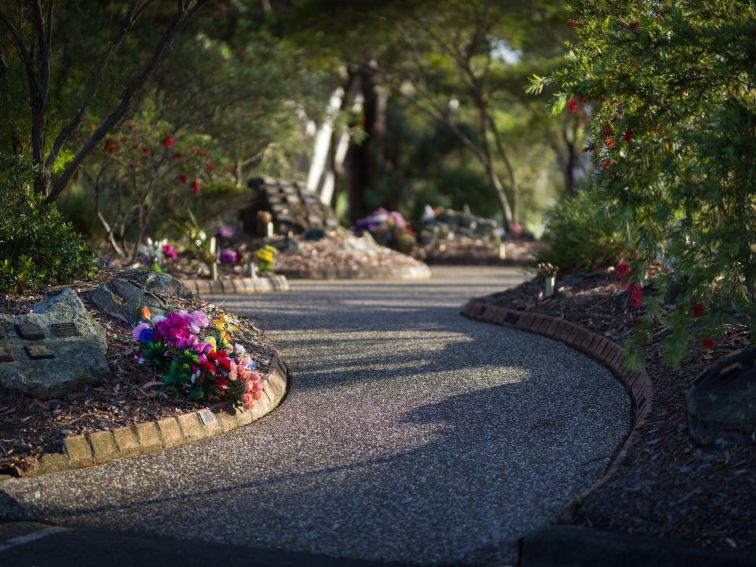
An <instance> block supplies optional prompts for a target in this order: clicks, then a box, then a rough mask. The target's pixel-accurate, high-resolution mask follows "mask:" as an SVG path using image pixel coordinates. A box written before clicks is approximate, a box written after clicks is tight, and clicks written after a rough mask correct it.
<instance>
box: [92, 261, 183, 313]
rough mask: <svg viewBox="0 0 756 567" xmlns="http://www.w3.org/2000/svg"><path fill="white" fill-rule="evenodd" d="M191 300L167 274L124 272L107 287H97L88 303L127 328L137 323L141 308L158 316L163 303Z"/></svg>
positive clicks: (180, 285) (181, 287) (178, 283)
mask: <svg viewBox="0 0 756 567" xmlns="http://www.w3.org/2000/svg"><path fill="white" fill-rule="evenodd" d="M191 297H193V295H192V292H191V291H189V290H188V289H187V288H186V287H184V285H183V284H182V283H181V282H179V281H178V280H177V279H175V278H173V277H171V276H170V275H168V274H162V273H158V272H151V271H137V270H127V271H124V272H123V273H122V274H121V277H119V278H116V279H113V280H111V281H110V282H109V283H101V284H100V285H99V287H98V288H97V289H96V290H95V292H94V293H93V294H92V297H91V301H92V303H93V304H94V305H95V307H97V309H99V310H100V311H102V312H103V313H105V314H107V315H110V316H111V317H114V318H116V319H119V320H120V321H122V322H124V323H126V324H127V325H131V324H133V323H135V322H136V321H137V320H138V319H139V314H140V311H141V309H142V307H145V306H146V307H149V308H150V309H151V310H152V311H154V312H156V313H160V312H162V311H164V310H165V309H166V307H167V303H166V299H171V298H180V299H190V298H191Z"/></svg>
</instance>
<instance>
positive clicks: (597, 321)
mask: <svg viewBox="0 0 756 567" xmlns="http://www.w3.org/2000/svg"><path fill="white" fill-rule="evenodd" d="M559 285H560V284H559V283H558V292H557V293H556V294H555V295H554V296H552V297H551V298H547V299H545V298H543V296H542V290H543V283H542V281H539V280H538V279H536V280H533V281H529V282H526V283H523V284H522V285H520V286H518V287H517V288H514V289H511V290H507V291H504V292H502V293H497V294H494V295H491V296H488V297H485V298H480V299H481V300H483V301H486V302H489V303H493V304H496V305H499V306H502V307H507V308H510V309H519V310H523V311H533V312H538V313H543V314H546V315H550V316H552V317H558V318H564V319H566V320H568V321H571V322H573V323H577V324H579V325H582V326H584V327H586V328H589V329H591V330H592V331H594V332H596V333H599V334H603V335H604V336H606V337H608V338H610V339H612V340H614V341H616V342H618V343H622V342H623V340H624V339H625V338H627V337H628V336H629V335H630V334H631V332H632V330H633V327H634V325H635V323H636V322H637V320H638V319H639V317H640V313H639V311H638V310H633V309H629V308H628V307H627V301H626V293H625V290H624V288H623V286H621V285H620V283H619V281H618V278H617V276H616V275H614V274H612V273H611V272H606V271H602V272H594V273H589V274H576V275H573V276H568V277H567V278H565V279H563V280H562V282H561V285H562V286H563V287H561V288H560V287H559ZM666 335H667V333H666V331H665V330H664V329H663V328H661V327H659V328H658V329H657V332H656V334H655V337H654V341H653V343H652V344H650V345H648V346H647V348H646V351H645V355H646V358H645V364H646V371H647V373H648V374H649V376H650V377H651V380H652V382H653V387H654V397H653V403H652V410H651V413H650V414H649V416H648V418H647V420H646V422H645V424H644V425H643V426H642V428H641V429H640V430H639V432H638V436H637V440H636V442H635V443H634V444H633V446H632V447H631V449H630V451H629V454H628V456H627V458H626V459H625V460H624V461H623V463H622V464H621V466H620V467H619V469H618V471H617V473H616V474H615V475H614V476H613V477H612V478H611V479H610V480H609V482H608V483H606V484H605V485H604V486H602V487H601V488H599V489H598V490H597V491H595V492H593V493H592V494H591V495H589V497H588V498H587V499H586V500H585V501H584V502H583V503H582V505H581V506H580V508H579V509H578V510H577V512H576V514H575V515H574V516H573V518H572V519H571V520H569V523H574V524H580V525H586V526H592V527H595V528H599V529H605V530H619V531H623V532H627V533H637V534H650V535H663V536H669V537H675V538H679V539H683V540H689V541H694V542H697V543H698V544H701V545H704V546H707V547H712V548H717V549H751V550H756V439H754V443H752V444H750V445H748V446H733V445H730V446H727V447H717V446H712V447H700V446H698V445H697V444H696V443H695V442H694V441H693V440H692V439H691V438H690V436H689V435H688V427H687V417H686V407H687V392H688V388H689V387H690V385H691V384H692V382H693V381H694V380H695V378H696V377H697V376H698V375H699V374H700V373H701V372H702V371H703V370H704V369H705V368H706V367H707V366H709V365H710V364H712V363H714V362H715V361H717V360H719V359H720V358H722V357H724V356H726V355H728V354H731V353H733V352H735V351H738V350H740V349H744V348H747V347H749V346H750V345H751V329H750V327H748V326H747V325H744V324H743V325H732V326H730V327H729V328H728V329H727V331H726V337H725V338H723V339H720V340H718V342H717V345H716V348H715V349H714V350H713V351H707V350H704V349H703V348H702V347H701V346H700V345H698V344H695V345H692V346H691V350H690V353H689V355H688V356H687V357H686V358H685V359H684V360H683V361H682V362H681V364H680V365H679V367H677V368H670V367H668V366H667V365H666V364H665V363H664V362H663V360H662V350H661V342H662V340H663V339H664V337H665V336H666Z"/></svg>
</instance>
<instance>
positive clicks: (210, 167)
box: [205, 161, 215, 171]
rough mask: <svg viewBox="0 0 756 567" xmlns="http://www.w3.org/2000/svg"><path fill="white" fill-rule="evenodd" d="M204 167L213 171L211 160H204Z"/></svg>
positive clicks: (213, 166)
mask: <svg viewBox="0 0 756 567" xmlns="http://www.w3.org/2000/svg"><path fill="white" fill-rule="evenodd" d="M205 169H207V170H208V171H213V170H214V169H215V165H213V162H211V161H206V162H205Z"/></svg>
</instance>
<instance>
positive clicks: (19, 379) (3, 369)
mask: <svg viewBox="0 0 756 567" xmlns="http://www.w3.org/2000/svg"><path fill="white" fill-rule="evenodd" d="M28 324H32V325H38V326H39V328H40V329H41V334H42V338H38V339H32V338H25V337H24V336H22V333H21V332H20V331H19V326H20V325H28ZM60 324H68V325H69V326H70V324H73V326H74V328H73V329H72V330H73V333H67V332H66V330H70V329H71V328H70V327H69V329H66V328H65V327H60V326H59V325H60ZM0 326H1V327H2V333H1V334H0V345H2V346H3V347H4V348H5V352H6V353H7V354H8V355H9V356H10V358H12V360H10V361H6V362H0V385H2V386H3V387H5V388H10V389H15V390H20V391H22V392H26V393H27V394H31V395H33V396H36V397H38V398H42V399H47V398H53V397H56V396H60V395H62V394H65V393H67V392H70V391H74V390H78V389H81V388H82V387H84V386H85V385H87V384H96V383H97V382H100V381H101V380H102V379H103V378H104V377H105V376H107V375H108V374H109V373H110V368H109V367H108V361H107V358H106V355H107V351H108V345H107V340H106V336H105V330H104V329H103V328H102V326H100V324H99V323H98V322H97V321H95V320H94V318H92V316H91V315H90V314H89V313H88V312H87V309H86V307H84V304H83V303H82V302H81V300H80V299H79V296H78V295H77V294H76V292H75V291H73V290H72V289H70V288H65V289H63V291H61V292H60V293H57V294H54V295H52V294H51V295H48V296H47V297H45V299H43V300H42V301H40V302H39V303H37V304H36V305H35V306H34V311H33V312H32V313H29V314H26V315H16V316H11V315H0ZM39 347H42V349H44V348H45V347H46V348H47V349H49V351H46V352H45V353H42V354H43V355H45V356H48V357H50V358H40V359H35V358H32V352H30V350H29V349H31V350H32V351H33V350H34V349H35V348H39Z"/></svg>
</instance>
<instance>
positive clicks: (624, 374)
mask: <svg viewBox="0 0 756 567" xmlns="http://www.w3.org/2000/svg"><path fill="white" fill-rule="evenodd" d="M462 314H463V315H465V316H466V317H469V318H470V319H475V320H478V321H485V322H487V323H494V324H497V325H504V326H507V327H512V328H515V329H519V330H521V331H528V332H531V333H537V334H539V335H544V336H547V337H550V338H552V339H556V340H558V341H560V342H563V343H564V344H566V345H567V346H569V347H571V348H574V349H575V350H577V351H580V352H582V353H583V354H585V355H587V356H590V357H591V358H593V359H595V360H597V361H599V362H601V363H602V364H603V365H604V366H606V367H607V368H608V369H609V370H610V371H611V372H612V374H613V375H614V376H615V377H616V378H617V379H618V380H619V381H620V382H621V383H622V384H623V385H624V386H625V388H626V389H627V391H628V393H629V394H630V399H631V400H632V403H633V422H632V427H631V429H630V433H629V434H628V436H627V438H626V439H625V441H624V443H622V445H620V447H619V449H618V450H617V451H616V453H615V454H614V457H613V458H612V461H611V462H610V463H609V466H608V467H607V469H606V472H605V473H604V476H602V477H601V478H600V479H599V480H598V481H596V482H595V483H594V484H593V485H591V486H590V487H588V488H587V489H586V490H584V491H583V492H581V493H580V494H578V495H576V496H575V497H573V499H572V500H571V501H570V503H569V504H568V505H567V506H566V508H565V510H564V512H563V513H562V516H561V517H560V520H561V521H568V520H569V518H571V517H572V515H573V514H574V512H575V510H576V509H577V507H578V506H579V505H580V504H581V503H582V502H583V500H585V498H586V497H587V496H588V495H589V494H591V493H592V492H593V491H595V490H597V489H598V488H600V487H601V486H603V485H604V484H605V483H606V482H607V481H608V480H609V479H610V478H611V476H612V475H613V474H614V473H615V471H616V470H617V468H618V467H619V465H620V463H621V462H622V460H623V459H624V458H625V457H626V456H627V452H628V450H629V449H630V446H631V445H632V443H633V441H634V439H635V436H636V434H637V431H638V429H639V428H640V426H641V425H642V424H643V422H644V421H645V419H646V416H648V414H649V412H650V411H651V398H652V395H653V387H652V385H651V379H650V378H649V377H648V374H646V373H645V371H641V372H639V371H634V370H630V369H628V368H626V367H625V365H624V360H625V356H624V353H623V350H622V347H621V346H620V345H618V344H617V343H615V342H612V341H610V340H609V339H607V338H606V337H602V336H601V335H598V334H596V333H594V332H593V331H589V330H588V329H586V328H584V327H581V326H580V325H576V324H575V323H571V322H570V321H565V320H564V319H557V318H555V317H549V316H548V315H542V314H540V313H531V312H526V311H517V310H514V309H507V308H506V307H498V306H496V305H491V304H488V303H483V302H480V301H475V300H471V301H469V302H468V303H467V305H465V308H464V310H463V311H462Z"/></svg>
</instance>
